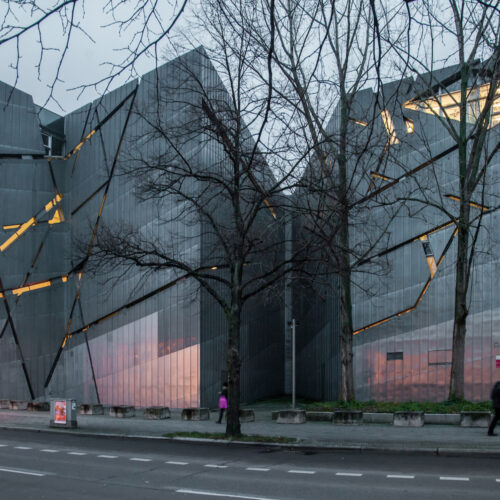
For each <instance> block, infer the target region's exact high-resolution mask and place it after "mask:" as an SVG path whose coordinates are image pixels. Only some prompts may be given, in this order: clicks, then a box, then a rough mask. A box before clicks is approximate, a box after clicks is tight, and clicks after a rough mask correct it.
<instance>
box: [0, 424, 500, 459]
mask: <svg viewBox="0 0 500 500" xmlns="http://www.w3.org/2000/svg"><path fill="white" fill-rule="evenodd" d="M0 429H2V430H11V431H12V430H13V431H25V432H39V433H40V432H43V433H55V434H66V435H67V434H72V435H74V436H80V437H101V438H114V439H142V440H156V441H167V442H168V441H172V442H178V443H192V444H197V445H204V444H206V445H209V444H210V445H213V444H217V445H220V446H250V447H256V446H257V447H261V448H276V449H283V450H300V451H301V452H308V451H310V452H313V453H314V452H347V453H353V452H354V453H383V454H388V455H427V456H429V455H434V456H443V457H444V456H449V457H478V458H480V457H487V458H500V448H499V449H479V448H451V447H440V446H436V447H435V446H414V447H406V448H401V447H398V448H396V447H391V446H384V445H369V444H364V443H363V444H326V443H320V442H309V443H308V442H305V441H302V442H300V441H299V442H298V443H273V442H249V441H237V440H229V439H203V438H190V437H165V436H152V435H142V434H116V433H109V432H86V431H78V430H76V431H75V429H62V428H61V429H54V428H40V427H19V426H6V425H0Z"/></svg>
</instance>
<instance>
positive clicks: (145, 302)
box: [0, 49, 500, 408]
mask: <svg viewBox="0 0 500 500" xmlns="http://www.w3.org/2000/svg"><path fill="white" fill-rule="evenodd" d="M478 74H479V73H478ZM431 79H432V82H431ZM430 82H431V83H432V85H429V83H430ZM436 82H437V83H436ZM485 85H486V84H482V83H481V82H479V83H478V85H476V87H475V88H474V89H473V90H472V91H471V94H470V102H468V109H469V121H470V124H471V125H472V124H473V123H474V117H475V116H477V112H478V111H480V109H481V102H482V99H484V92H485V89H486V87H485ZM430 87H433V88H435V91H434V94H433V95H429V92H428V89H429V88H430ZM207 90H208V91H207ZM424 90H427V92H426V93H424ZM456 90H457V71H456V68H448V69H445V70H442V71H441V72H438V73H434V74H432V75H422V76H421V77H419V78H417V79H407V80H403V81H400V82H393V83H389V84H387V85H385V86H384V88H383V91H382V92H381V95H383V96H384V99H382V98H380V96H378V97H379V98H377V96H376V95H375V94H374V93H373V92H372V91H371V90H365V91H362V92H360V93H359V94H358V95H357V96H356V100H355V105H354V107H353V114H352V116H351V117H350V120H351V122H350V127H351V132H352V133H351V136H352V137H355V138H357V140H359V144H360V145H362V143H363V141H369V146H370V147H369V148H367V151H368V152H369V154H367V155H366V157H365V156H363V157H362V159H363V161H364V162H365V163H363V168H361V169H360V172H361V173H360V174H359V175H358V174H356V175H358V176H357V177H356V178H355V180H356V182H355V185H356V191H355V193H354V195H353V199H356V200H357V201H360V200H361V202H362V206H363V209H362V210H360V211H359V212H358V213H357V214H356V217H357V218H356V219H353V220H352V221H351V234H350V238H351V242H352V244H353V245H354V246H355V247H356V252H357V253H358V254H363V251H365V250H367V249H369V252H368V253H367V258H366V259H365V261H361V262H358V265H357V266H356V270H355V273H354V274H353V278H354V286H353V319H354V329H355V332H354V366H355V386H356V398H357V399H359V400H369V399H376V400H428V401H439V400H444V399H446V397H447V395H448V386H449V376H450V365H451V341H452V333H453V332H452V330H453V308H454V293H453V291H454V286H455V252H456V238H455V236H454V235H455V227H454V225H453V223H450V217H446V216H445V215H444V214H445V213H446V211H448V213H449V214H454V215H456V209H457V205H458V204H457V175H456V165H457V148H456V143H455V142H454V141H453V139H452V138H451V136H450V135H449V133H448V132H447V131H446V130H445V128H444V127H443V125H442V123H441V122H440V119H439V113H442V112H443V110H444V109H446V110H447V113H448V115H449V116H451V119H452V120H453V119H455V118H454V117H456V109H455V108H456V95H454V94H453V93H454V92H456ZM224 92H225V91H224V87H223V84H222V82H221V81H220V79H219V77H218V75H217V73H216V72H215V70H214V68H213V67H212V65H211V64H210V62H209V61H208V59H207V57H206V55H205V53H204V51H203V50H202V49H197V50H195V51H192V52H190V53H188V54H186V55H184V56H182V57H180V58H178V59H176V60H174V61H171V62H169V63H167V64H165V65H163V66H161V67H159V68H158V69H156V70H155V71H152V72H150V73H148V74H146V75H144V76H143V77H142V78H141V79H140V80H136V81H133V82H130V83H128V84H127V85H125V86H123V87H120V88H118V89H116V90H114V91H113V92H110V93H109V94H106V95H105V96H104V97H103V98H102V99H99V100H97V101H94V102H92V103H89V104H88V105H86V106H83V107H82V108H80V109H78V110H76V111H74V112H72V113H70V114H68V115H67V116H58V115H56V114H54V113H51V112H49V111H47V110H45V109H40V108H38V107H37V106H36V105H35V104H34V103H33V100H32V98H31V97H30V96H29V95H27V94H25V93H23V92H21V91H19V90H17V89H13V88H11V87H9V86H8V85H6V84H3V83H0V206H1V210H0V226H1V228H2V231H1V232H0V301H1V302H2V303H1V304H0V328H1V330H0V398H10V399H37V398H38V399H45V398H48V397H52V396H54V397H71V398H76V399H77V400H78V401H79V402H82V403H91V402H101V403H103V404H113V405H118V404H127V405H135V406H139V407H141V406H144V407H145V406H156V405H166V406H170V407H172V408H180V407H186V406H200V405H201V406H213V405H215V403H216V396H217V392H218V391H219V390H220V385H221V382H222V381H223V380H226V378H227V372H226V359H225V358H226V348H227V345H226V338H227V323H226V319H225V316H224V314H223V311H222V309H221V308H220V306H219V305H218V304H217V303H216V301H215V299H214V298H213V297H212V296H211V295H210V294H209V293H208V292H207V290H205V289H203V288H200V287H199V286H198V284H197V282H196V281H195V280H194V279H192V278H190V277H189V276H187V275H185V274H183V273H182V272H179V271H176V270H174V269H173V268H171V269H168V268H162V269H159V270H156V271H155V272H154V273H148V272H145V271H143V270H141V269H140V268H138V267H134V266H129V267H123V266H113V265H110V266H108V267H106V269H105V271H104V270H99V272H97V273H96V272H95V269H93V268H92V265H93V264H92V259H89V256H91V254H92V251H93V249H94V248H95V238H96V234H98V232H99V230H100V229H101V228H103V227H106V226H107V227H122V229H123V231H124V234H126V233H127V228H128V226H130V227H134V228H139V233H138V234H140V235H143V236H144V238H145V240H147V241H154V242H157V243H158V244H161V245H164V246H165V247H169V248H170V247H171V248H175V250H176V252H177V254H178V255H182V258H183V259H184V260H185V262H187V263H190V264H193V265H197V266H201V267H203V268H206V269H207V270H208V272H214V273H224V272H225V271H224V270H223V269H222V268H219V266H218V265H217V263H218V260H217V259H218V258H219V257H220V255H221V254H220V253H219V250H218V249H217V244H216V239H214V234H213V232H211V230H210V228H208V227H207V226H205V225H204V222H203V221H202V220H192V219H186V218H183V217H181V215H182V214H183V210H184V208H183V205H182V203H180V202H179V199H176V198H175V197H172V196H170V197H166V198H165V199H164V200H163V202H162V204H161V208H159V206H158V205H157V204H155V203H154V202H153V201H152V200H150V199H147V197H144V196H143V197H141V196H140V195H141V193H140V192H138V184H137V181H138V176H137V175H135V176H134V173H133V170H134V168H135V166H140V164H141V161H144V159H145V158H146V159H147V158H159V157H160V156H161V154H162V153H163V152H164V148H165V144H164V142H162V141H161V140H159V138H158V135H157V134H156V135H155V134H152V133H151V131H152V130H153V131H154V130H157V131H160V132H161V131H163V130H166V129H168V130H170V131H172V130H175V131H177V137H178V142H177V143H176V144H175V148H174V149H175V152H176V155H177V156H178V157H182V158H187V159H189V161H190V162H191V164H192V165H195V166H196V168H199V169H205V170H206V171H209V172H211V171H213V169H215V168H217V167H216V165H219V164H220V161H221V154H222V153H221V148H220V145H217V144H215V143H214V142H213V141H211V140H210V139H209V138H207V136H206V135H204V134H203V133H202V132H200V128H199V123H198V122H199V115H198V114H197V112H196V110H200V109H203V106H204V104H203V103H204V102H207V101H210V100H213V101H216V100H221V101H224V100H225V99H226V98H225V93H224ZM450 96H451V97H452V98H451V100H450ZM382 101H383V102H384V104H383V105H381V104H380V103H381V102H382ZM433 103H434V104H435V103H438V104H437V107H435V109H434V111H433V110H432V105H433ZM370 116H374V117H375V119H374V121H373V124H371V123H370V124H368V123H367V122H366V119H367V117H370ZM499 122H500V96H499V97H498V98H496V99H495V103H494V105H493V111H492V116H491V124H490V128H489V131H488V134H487V145H486V150H487V151H489V152H490V153H494V154H493V157H492V161H491V164H490V166H489V167H488V171H487V176H486V178H485V182H484V184H483V188H484V189H481V190H479V191H478V193H481V197H480V199H474V205H473V206H471V210H472V212H473V214H474V217H476V218H477V217H478V216H481V225H482V228H481V231H480V232H479V233H478V234H479V236H478V241H477V251H476V254H475V260H474V267H473V272H472V283H471V288H470V299H469V300H470V312H469V317H468V321H467V340H466V355H465V368H466V370H465V373H466V398H467V399H471V400H484V399H488V396H489V389H490V386H491V384H492V382H493V381H494V380H496V379H498V378H499V376H500V369H499V368H497V367H496V358H497V356H498V357H500V336H499V335H500V333H499V332H500V291H499V288H498V286H497V281H498V277H499V275H500V274H499V273H500V247H499V244H500V232H499V229H498V228H499V227H500V225H499V223H500V220H499V215H498V213H497V211H496V210H495V207H496V206H498V194H497V193H498V192H499V187H500V186H499V184H498V181H499V180H500V160H499V154H498V152H496V149H495V148H497V145H498V143H499V140H500V127H499V126H498V123H499ZM337 127H338V116H337V115H335V114H334V116H333V117H332V119H331V121H330V123H329V125H328V131H329V132H330V133H331V134H332V136H334V135H335V134H336V130H337ZM248 141H249V144H250V145H251V144H252V142H251V139H250V138H248ZM360 149H363V148H360ZM174 156H175V155H174ZM380 158H383V159H384V160H383V161H381V160H380ZM357 160H359V157H358V158H357ZM171 161H173V162H175V161H176V160H175V157H173V158H172V159H171ZM123 167H125V170H127V169H128V174H129V175H123V172H124V170H123ZM138 172H140V170H139V169H138ZM130 174H131V175H130ZM259 175H260V179H259V182H263V183H264V184H265V182H266V180H265V179H266V176H267V175H268V174H267V173H265V169H263V171H262V172H260V173H259ZM139 177H140V175H139ZM139 180H140V179H139ZM139 184H140V182H139ZM188 188H189V189H193V190H196V189H198V188H197V186H196V185H195V184H193V185H192V186H191V187H189V186H188ZM295 196H296V197H298V198H300V196H301V193H296V194H295ZM422 196H426V197H427V199H428V203H427V204H422V203H421V202H417V201H416V198H417V197H418V198H419V199H421V198H422ZM401 200H404V202H403V203H401ZM396 201H397V203H396ZM292 205H293V204H292ZM433 205H434V206H433ZM438 205H439V209H438ZM225 209H226V207H225V206H224V204H223V203H219V204H217V206H215V207H214V214H215V216H216V217H222V218H223V217H224V216H225V215H224V213H225ZM222 220H223V219H222ZM273 221H274V219H273V217H271V216H270V215H269V213H267V212H266V213H263V214H261V215H259V217H258V218H257V223H258V225H259V227H263V228H265V227H267V226H268V225H269V224H273V223H274V222H273ZM292 226H293V227H292ZM300 231H301V229H300V224H298V223H297V219H296V223H294V224H289V225H288V227H287V228H286V230H285V229H283V230H282V229H278V230H276V231H272V232H267V235H269V234H273V236H272V237H273V238H275V239H276V241H274V242H273V246H274V247H275V248H277V249H279V252H278V253H279V255H278V254H276V255H273V256H272V258H273V259H276V258H285V259H286V258H288V257H287V256H289V255H290V253H289V252H290V251H291V248H292V246H293V242H294V241H299V240H300ZM377 231H380V235H378V234H377V233H376V232H377ZM379 236H380V237H379ZM280 252H281V253H280ZM287 252H288V253H287ZM280 256H281V257H280ZM368 257H370V258H368ZM259 258H260V259H261V260H260V262H257V263H258V264H259V266H260V267H265V265H266V261H267V260H270V257H269V256H267V255H261V256H260V257H259ZM254 264H255V262H254ZM248 272H250V273H251V271H248ZM221 276H222V274H221ZM338 285H339V284H338V278H337V276H336V275H335V274H331V275H330V276H328V277H326V278H325V276H322V277H321V279H318V280H317V282H316V283H315V284H314V285H313V286H312V285H311V283H308V282H307V279H304V280H301V279H300V276H298V275H292V276H291V277H288V278H287V280H286V283H285V286H284V293H283V294H281V293H274V292H273V293H272V294H268V295H271V298H270V297H269V296H266V297H263V296H260V295H257V296H256V297H255V298H253V299H251V300H250V301H249V302H248V303H246V305H245V308H244V310H243V322H242V328H241V335H242V338H241V357H242V366H241V374H242V375H241V390H242V401H246V402H251V401H255V400H257V399H259V398H265V397H270V396H274V395H280V394H283V393H290V392H291V387H292V380H291V374H292V345H291V330H290V326H289V325H290V323H291V321H292V319H295V320H296V322H297V328H296V373H297V376H296V387H297V394H298V395H302V396H305V397H308V398H313V399H317V400H335V399H337V398H338V395H339V380H340V376H339V374H340V371H339V331H340V321H341V319H340V307H339V293H338ZM279 286H281V284H280V285H279ZM281 290H283V287H282V288H281ZM499 359H500V358H499Z"/></svg>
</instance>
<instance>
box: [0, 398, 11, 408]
mask: <svg viewBox="0 0 500 500" xmlns="http://www.w3.org/2000/svg"><path fill="white" fill-rule="evenodd" d="M9 403H10V401H9V400H8V399H0V410H8V409H9Z"/></svg>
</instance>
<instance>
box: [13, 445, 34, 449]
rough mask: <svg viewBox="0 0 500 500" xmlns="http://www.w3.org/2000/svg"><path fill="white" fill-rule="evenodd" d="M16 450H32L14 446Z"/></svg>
mask: <svg viewBox="0 0 500 500" xmlns="http://www.w3.org/2000/svg"><path fill="white" fill-rule="evenodd" d="M14 448H15V449H16V450H31V448H30V447H29V446H14Z"/></svg>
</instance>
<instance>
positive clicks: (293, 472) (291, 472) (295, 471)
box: [288, 469, 316, 474]
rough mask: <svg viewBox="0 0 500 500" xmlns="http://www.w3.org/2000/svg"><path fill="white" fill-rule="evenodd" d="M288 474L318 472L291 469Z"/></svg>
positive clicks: (314, 472)
mask: <svg viewBox="0 0 500 500" xmlns="http://www.w3.org/2000/svg"><path fill="white" fill-rule="evenodd" d="M288 474H316V471H315V470H294V469H292V470H289V471H288Z"/></svg>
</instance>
